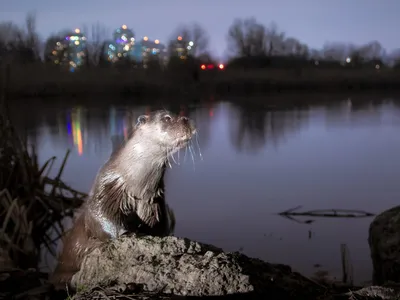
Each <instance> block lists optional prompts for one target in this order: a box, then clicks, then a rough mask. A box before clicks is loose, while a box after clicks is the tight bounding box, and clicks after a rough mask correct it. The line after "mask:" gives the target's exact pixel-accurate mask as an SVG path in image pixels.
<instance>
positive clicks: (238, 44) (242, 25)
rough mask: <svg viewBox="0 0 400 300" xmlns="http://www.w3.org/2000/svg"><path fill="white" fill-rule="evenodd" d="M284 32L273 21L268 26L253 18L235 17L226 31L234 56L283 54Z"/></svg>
mask: <svg viewBox="0 0 400 300" xmlns="http://www.w3.org/2000/svg"><path fill="white" fill-rule="evenodd" d="M284 40H285V34H284V33H283V32H281V31H280V30H278V26H277V25H276V24H275V23H274V22H273V23H271V24H270V25H269V26H268V27H265V26H264V25H263V24H261V23H258V22H257V21H256V19H255V18H247V19H236V20H235V21H234V22H233V24H232V25H231V27H230V28H229V31H228V44H229V47H230V48H231V49H232V50H233V52H234V53H235V55H236V56H239V57H246V56H247V57H248V56H258V55H268V56H271V55H280V54H283V52H284V49H285V46H284Z"/></svg>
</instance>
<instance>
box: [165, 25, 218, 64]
mask: <svg viewBox="0 0 400 300" xmlns="http://www.w3.org/2000/svg"><path fill="white" fill-rule="evenodd" d="M178 36H181V37H182V40H183V41H185V42H186V43H189V42H190V41H192V42H193V46H190V47H191V50H190V53H191V54H192V55H193V56H195V57H199V56H202V55H205V54H207V53H208V46H209V40H210V38H209V35H208V33H207V32H206V31H205V29H204V28H203V27H202V26H201V25H200V24H198V23H192V24H182V25H180V26H178V28H177V29H176V30H175V31H174V33H173V35H172V37H171V41H170V43H169V45H168V48H169V49H171V48H172V47H173V46H174V43H175V42H176V39H177V37H178Z"/></svg>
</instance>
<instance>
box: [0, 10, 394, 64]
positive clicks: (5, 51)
mask: <svg viewBox="0 0 400 300" xmlns="http://www.w3.org/2000/svg"><path fill="white" fill-rule="evenodd" d="M67 32H68V31H66V30H64V31H60V32H59V33H57V34H53V35H51V36H50V37H48V38H47V40H46V41H42V40H41V39H40V38H39V35H38V33H37V30H36V19H35V15H34V14H32V13H29V14H28V15H27V17H26V21H25V24H24V26H17V25H15V24H14V23H12V22H2V23H0V60H1V61H6V62H10V63H34V62H44V61H45V57H46V53H49V51H51V47H52V45H54V43H55V41H57V40H59V39H60V37H62V36H65V35H66V33H67ZM82 32H83V33H84V34H85V36H86V37H87V51H88V57H89V64H90V65H93V66H96V65H98V64H99V61H100V60H101V55H102V49H103V48H102V47H103V45H104V42H105V40H108V39H110V37H111V32H110V30H108V29H107V28H106V27H105V26H103V25H101V24H100V23H96V24H93V25H91V26H83V27H82ZM178 35H179V36H182V37H183V38H184V39H185V40H190V41H193V42H194V47H193V49H192V52H191V53H192V55H193V56H194V57H198V58H207V59H211V58H212V55H211V54H210V52H209V35H208V33H207V32H206V31H205V30H204V28H202V26H201V25H199V24H197V23H193V24H186V25H181V26H179V27H178V28H177V29H175V30H174V32H173V34H172V35H171V41H172V40H173V39H175V38H176V36H178ZM227 42H228V49H227V50H228V51H227V52H228V55H229V62H230V64H231V65H232V66H235V65H237V66H248V67H267V66H274V65H276V66H278V65H279V64H283V65H285V63H286V64H288V65H290V66H293V65H296V64H299V65H302V64H304V63H311V64H313V66H324V65H326V66H329V65H332V66H335V65H336V66H344V65H351V66H356V65H363V64H372V65H374V66H375V65H378V64H379V65H380V66H395V67H397V66H400V50H396V51H393V52H392V53H387V51H386V50H385V49H384V48H383V46H382V45H381V44H380V43H379V42H378V41H371V42H369V43H367V44H365V45H361V46H357V45H353V44H346V43H340V42H330V43H326V44H325V45H324V46H323V47H322V49H312V48H310V47H308V46H307V45H306V44H305V43H302V42H301V41H299V40H298V39H296V38H294V37H290V36H287V35H286V34H285V32H283V31H282V30H280V29H279V28H278V26H277V25H276V23H274V22H272V23H271V24H269V25H268V26H266V25H264V24H262V23H260V22H258V21H257V20H256V19H255V18H244V19H235V20H234V21H233V23H232V25H231V26H230V27H229V29H228V33H227ZM171 47H172V44H171V42H168V43H167V48H168V49H170V48H171Z"/></svg>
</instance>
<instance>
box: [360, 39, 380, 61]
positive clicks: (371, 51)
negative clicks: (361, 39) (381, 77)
mask: <svg viewBox="0 0 400 300" xmlns="http://www.w3.org/2000/svg"><path fill="white" fill-rule="evenodd" d="M358 52H359V54H360V56H361V57H362V58H363V59H364V60H367V61H369V60H375V59H381V58H382V56H384V55H385V54H386V51H385V49H384V48H383V47H382V45H381V44H380V43H379V42H377V41H372V42H369V43H367V44H366V45H363V46H361V47H359V49H358Z"/></svg>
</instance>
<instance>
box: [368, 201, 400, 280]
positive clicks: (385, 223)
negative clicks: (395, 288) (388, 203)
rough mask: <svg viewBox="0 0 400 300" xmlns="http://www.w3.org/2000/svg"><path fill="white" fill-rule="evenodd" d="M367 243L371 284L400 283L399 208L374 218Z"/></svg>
mask: <svg viewBox="0 0 400 300" xmlns="http://www.w3.org/2000/svg"><path fill="white" fill-rule="evenodd" d="M368 243H369V247H370V251H371V258H372V264H373V284H377V285H382V284H384V283H386V282H400V206H396V207H393V208H391V209H389V210H386V211H384V212H382V213H381V214H379V215H378V216H376V217H375V219H374V220H373V221H372V223H371V225H370V227H369V238H368Z"/></svg>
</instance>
